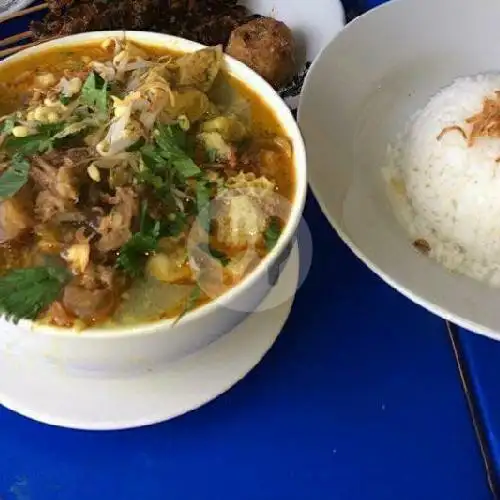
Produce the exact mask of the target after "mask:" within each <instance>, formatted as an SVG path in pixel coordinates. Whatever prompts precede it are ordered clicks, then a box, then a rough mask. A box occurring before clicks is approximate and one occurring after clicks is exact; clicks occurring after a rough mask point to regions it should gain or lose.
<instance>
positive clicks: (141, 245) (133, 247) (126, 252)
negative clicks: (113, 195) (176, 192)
mask: <svg viewBox="0 0 500 500" xmlns="http://www.w3.org/2000/svg"><path fill="white" fill-rule="evenodd" d="M140 217H141V220H140V228H139V232H138V233H134V234H133V235H132V237H131V238H130V239H129V240H128V241H127V242H126V243H125V245H123V246H122V247H121V248H120V252H119V254H118V258H117V260H116V265H117V267H119V268H121V269H123V270H124V271H125V272H126V273H127V274H129V275H130V276H132V277H134V278H138V277H140V276H142V274H143V273H144V264H145V261H146V258H147V256H148V255H149V254H151V253H152V252H154V251H155V250H156V248H157V246H158V239H159V237H160V222H159V221H153V219H151V218H150V217H149V216H148V204H147V202H144V203H143V204H142V205H141V216H140Z"/></svg>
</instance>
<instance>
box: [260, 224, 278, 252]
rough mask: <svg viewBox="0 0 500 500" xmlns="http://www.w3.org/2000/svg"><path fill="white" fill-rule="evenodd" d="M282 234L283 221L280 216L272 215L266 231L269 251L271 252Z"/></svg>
mask: <svg viewBox="0 0 500 500" xmlns="http://www.w3.org/2000/svg"><path fill="white" fill-rule="evenodd" d="M280 235H281V221H280V219H279V217H270V218H269V224H268V225H267V228H266V231H265V233H264V241H265V243H266V248H267V251H268V252H270V251H271V250H272V249H273V248H274V247H275V246H276V243H277V241H278V239H279V237H280Z"/></svg>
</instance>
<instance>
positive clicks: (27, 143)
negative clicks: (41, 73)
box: [5, 122, 64, 156]
mask: <svg viewBox="0 0 500 500" xmlns="http://www.w3.org/2000/svg"><path fill="white" fill-rule="evenodd" d="M63 128H64V123H62V122H61V123H51V124H45V125H39V126H38V128H37V131H38V133H37V134H34V135H28V136H27V137H12V136H11V137H9V138H8V139H7V141H6V143H5V147H6V149H7V150H11V151H14V152H18V153H21V154H23V155H25V156H32V155H34V154H37V153H45V152H46V151H50V150H51V149H52V148H53V147H54V142H55V141H56V138H55V136H56V135H57V134H58V133H59V132H60V131H61V130H62V129H63Z"/></svg>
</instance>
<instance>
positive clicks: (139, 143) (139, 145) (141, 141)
mask: <svg viewBox="0 0 500 500" xmlns="http://www.w3.org/2000/svg"><path fill="white" fill-rule="evenodd" d="M145 142H146V141H145V140H144V137H141V138H140V139H137V141H135V142H134V144H132V146H129V147H128V148H127V149H126V150H125V151H126V152H127V153H133V152H135V151H139V150H140V149H141V148H142V147H143V146H144V143H145Z"/></svg>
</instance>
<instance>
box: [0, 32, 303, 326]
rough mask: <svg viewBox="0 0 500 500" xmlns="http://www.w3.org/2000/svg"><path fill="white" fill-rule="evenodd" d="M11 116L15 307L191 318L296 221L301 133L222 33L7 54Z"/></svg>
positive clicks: (9, 262)
mask: <svg viewBox="0 0 500 500" xmlns="http://www.w3.org/2000/svg"><path fill="white" fill-rule="evenodd" d="M0 116H1V118H0V171H1V175H0V312H1V313H2V314H3V315H4V316H5V317H7V318H9V319H11V320H13V321H18V320H20V319H30V320H37V321H42V322H44V323H47V324H50V325H55V326H59V327H68V328H69V327H73V328H74V327H77V328H86V327H89V326H92V325H95V324H100V325H104V326H106V325H109V326H113V325H117V324H123V323H129V324H134V323H142V322H145V321H156V320H159V319H163V318H181V317H182V316H183V315H184V314H186V313H188V312H189V311H191V310H193V309H195V308H196V307H198V306H200V305H202V304H204V303H207V302H209V301H211V300H214V299H216V298H217V297H218V296H220V295H221V294H223V293H225V292H226V291H227V290H229V289H231V288H232V287H234V286H235V285H236V284H238V283H239V282H241V281H242V280H243V279H244V278H245V276H247V275H248V274H249V273H250V272H251V271H252V270H253V269H255V267H256V265H257V264H258V263H259V262H260V261H261V260H262V259H263V258H264V257H265V256H266V255H267V253H268V252H270V251H271V250H272V248H273V247H274V245H275V244H276V241H277V240H278V238H279V237H280V234H281V231H282V229H283V227H284V226H285V224H286V222H287V219H288V216H289V213H290V207H291V203H292V202H293V197H294V192H295V184H294V175H293V172H294V169H293V161H294V154H293V150H292V146H291V143H290V141H289V140H288V138H287V137H285V136H284V132H283V130H282V128H281V126H280V123H279V121H278V119H277V118H276V117H275V116H274V115H273V113H272V112H271V110H270V109H269V108H268V107H267V106H266V104H265V103H264V102H263V101H262V100H261V99H260V98H259V97H258V96H257V95H256V94H255V93H253V92H252V91H251V90H250V89H248V88H247V87H246V86H245V85H244V83H242V82H240V81H237V80H236V79H234V78H233V77H231V76H230V75H229V74H227V73H226V72H225V70H224V62H223V53H222V49H221V48H220V47H210V48H205V49H202V50H199V51H197V52H194V53H189V54H178V53H172V52H171V51H169V52H167V51H165V50H162V49H160V48H158V47H147V46H142V45H138V44H133V43H130V42H127V41H122V40H117V39H109V40H106V41H105V42H104V43H90V44H89V43H85V44H82V45H79V46H74V47H71V48H70V49H68V48H66V47H65V49H64V51H61V50H58V49H57V48H51V49H49V50H45V51H40V52H38V53H36V54H35V55H30V56H29V57H26V58H23V59H22V60H17V61H13V62H7V63H5V64H3V65H2V66H1V67H0Z"/></svg>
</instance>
